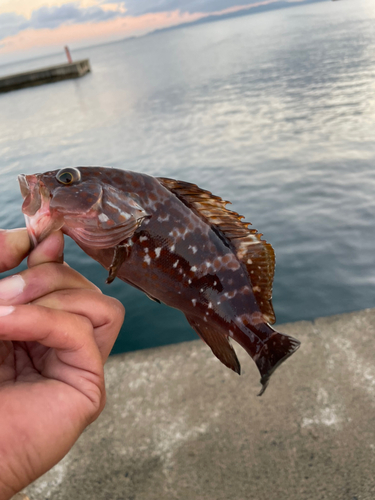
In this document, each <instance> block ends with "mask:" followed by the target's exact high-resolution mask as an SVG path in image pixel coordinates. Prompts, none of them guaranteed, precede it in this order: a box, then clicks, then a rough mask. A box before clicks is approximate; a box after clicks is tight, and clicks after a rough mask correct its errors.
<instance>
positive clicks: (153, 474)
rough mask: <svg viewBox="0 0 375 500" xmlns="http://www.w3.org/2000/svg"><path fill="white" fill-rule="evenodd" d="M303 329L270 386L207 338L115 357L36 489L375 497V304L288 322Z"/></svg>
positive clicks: (203, 496) (83, 493)
mask: <svg viewBox="0 0 375 500" xmlns="http://www.w3.org/2000/svg"><path fill="white" fill-rule="evenodd" d="M278 329H279V330H280V331H284V332H286V333H289V334H291V335H293V336H295V337H297V338H299V339H300V340H301V341H302V346H301V348H300V350H299V351H298V352H297V353H296V354H295V355H294V356H292V358H291V359H289V360H288V361H287V362H286V363H285V364H284V365H283V366H281V367H280V368H279V369H278V370H277V372H276V373H275V375H274V376H273V379H272V380H271V383H270V387H269V388H268V389H267V391H266V393H265V394H264V396H262V397H261V398H258V397H257V396H256V394H257V391H258V390H259V384H258V380H259V376H258V373H257V370H256V368H255V365H254V364H253V362H252V361H251V360H250V359H249V358H248V356H247V355H246V353H245V352H244V351H242V350H241V349H240V348H239V347H237V346H236V350H237V352H238V353H239V358H240V361H241V364H242V367H243V371H244V372H245V373H244V375H243V376H241V377H238V376H237V375H235V374H234V373H231V372H230V371H229V370H228V369H226V368H225V367H224V366H222V365H221V364H220V363H219V362H218V361H217V360H216V359H215V358H214V357H213V355H212V354H211V352H210V350H209V348H208V347H207V346H205V345H204V344H203V342H201V341H197V342H190V343H185V344H178V345H172V346H168V347H164V348H159V349H153V350H147V351H138V352H134V353H128V354H124V355H120V356H115V357H112V358H111V359H110V361H109V362H108V364H107V366H106V378H107V388H108V402H107V406H106V409H105V410H104V412H103V414H102V415H101V416H100V418H99V419H98V420H97V421H96V422H95V423H94V424H93V425H91V426H90V428H88V429H87V430H86V432H85V433H84V434H83V435H82V437H81V438H80V439H79V441H78V442H77V444H76V445H75V447H74V448H73V449H72V450H71V452H70V453H69V454H68V455H67V456H66V457H65V459H64V460H63V461H62V462H61V463H60V464H58V465H57V466H56V467H55V468H54V469H53V470H52V471H50V472H49V473H47V474H45V475H44V476H43V477H42V478H40V479H39V480H38V481H36V482H35V483H34V484H33V485H31V486H30V487H29V488H28V489H27V490H26V491H25V493H26V494H27V495H29V497H30V498H31V499H32V500H42V499H43V500H44V499H53V500H68V499H69V500H71V499H73V498H74V499H79V500H82V499H92V500H96V499H98V500H99V499H100V500H103V499H110V500H116V499H118V500H120V499H121V500H123V499H129V500H131V499H133V500H146V499H147V500H160V499H165V500H169V499H171V500H172V499H174V500H175V499H184V500H186V499H188V500H189V499H194V500H228V499H231V500H245V499H255V500H291V499H298V500H310V499H311V500H318V499H324V500H326V499H334V500H337V499H340V500H356V499H357V500H370V499H374V498H375V477H374V470H375V363H374V360H375V309H372V310H365V311H361V312H358V313H352V314H345V315H339V316H334V317H329V318H321V319H317V320H316V321H314V322H298V323H294V324H288V325H284V326H283V327H279V328H278Z"/></svg>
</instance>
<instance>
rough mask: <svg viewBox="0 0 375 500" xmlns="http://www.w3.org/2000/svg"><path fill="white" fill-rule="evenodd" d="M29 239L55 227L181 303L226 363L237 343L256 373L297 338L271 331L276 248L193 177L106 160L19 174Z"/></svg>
mask: <svg viewBox="0 0 375 500" xmlns="http://www.w3.org/2000/svg"><path fill="white" fill-rule="evenodd" d="M19 183H20V187H21V193H22V196H23V198H24V202H23V205H22V211H23V213H24V214H25V218H26V225H27V229H28V232H29V236H30V239H31V241H32V244H33V245H34V246H36V245H37V244H38V243H39V242H40V241H42V240H43V239H44V238H45V237H47V236H48V235H49V234H50V233H51V232H52V231H54V230H57V229H61V230H62V232H63V233H65V234H67V235H68V236H70V237H71V238H72V239H73V240H74V241H75V242H76V243H77V244H78V245H79V246H80V247H81V248H82V249H83V251H84V252H86V253H87V254H88V255H89V256H90V257H92V258H93V259H95V260H96V261H97V262H99V263H100V264H101V265H102V266H104V267H105V268H106V269H107V270H108V271H109V276H108V279H107V283H110V282H112V281H113V280H114V279H115V277H116V276H117V277H118V278H120V279H121V280H123V281H125V282H126V283H129V284H130V285H133V286H134V287H136V288H138V289H140V290H142V291H143V292H144V293H145V294H146V295H147V296H148V297H149V298H151V299H153V300H156V301H157V302H163V303H164V304H167V305H168V306H171V307H174V308H177V309H179V310H180V311H182V312H183V313H184V314H185V316H186V318H187V320H188V322H189V324H190V325H191V326H192V328H193V329H194V330H195V331H196V332H197V333H198V335H199V336H200V337H201V338H202V339H203V340H204V341H205V342H206V343H207V344H208V345H209V347H210V348H211V350H212V352H213V353H214V355H215V356H216V357H217V358H218V359H219V360H220V361H221V362H222V363H224V365H226V366H227V367H229V368H231V369H232V370H234V371H235V372H236V373H238V374H239V373H240V363H239V361H238V359H237V356H236V353H235V351H234V349H233V347H232V346H231V339H233V340H235V341H236V342H238V343H239V344H240V345H241V346H242V347H243V348H244V349H245V350H246V351H247V353H248V354H249V355H250V356H251V358H252V359H253V360H254V361H255V363H256V365H257V367H258V370H259V372H260V374H261V383H262V389H261V391H260V394H262V393H263V392H264V390H265V388H266V386H267V384H268V381H269V378H270V375H271V374H272V373H273V372H274V370H275V369H276V368H277V367H278V366H279V365H280V364H281V363H282V362H283V361H284V360H285V359H287V358H288V357H289V356H290V355H291V354H293V352H294V351H296V350H297V349H298V347H299V345H300V343H299V341H298V340H296V339H294V338H293V337H290V336H288V335H284V334H281V333H278V332H277V331H275V330H274V329H273V328H272V327H271V326H270V325H271V324H273V323H274V322H275V313H274V310H273V307H272V302H271V297H272V283H273V276H274V269H275V254H274V251H273V248H272V246H271V245H270V244H269V243H267V242H266V241H265V240H263V239H262V238H261V237H262V234H261V233H258V231H257V230H256V229H253V228H249V225H250V223H245V222H243V221H242V220H241V219H243V217H242V216H239V215H238V214H237V213H236V212H233V211H231V210H228V209H227V208H226V204H227V203H229V202H226V201H223V200H222V199H221V198H219V197H218V196H215V195H213V194H212V193H210V192H209V191H206V190H203V189H200V188H199V187H198V186H196V185H195V184H190V183H188V182H183V181H177V180H173V179H168V178H164V177H152V176H150V175H146V174H141V173H137V172H131V171H125V170H119V169H115V168H109V167H77V168H75V167H74V168H73V167H68V168H63V169H61V170H58V171H57V170H55V171H50V172H45V173H43V174H35V175H20V176H19Z"/></svg>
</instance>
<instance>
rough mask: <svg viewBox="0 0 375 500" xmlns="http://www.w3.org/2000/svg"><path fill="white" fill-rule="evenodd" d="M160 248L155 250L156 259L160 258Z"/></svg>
mask: <svg viewBox="0 0 375 500" xmlns="http://www.w3.org/2000/svg"><path fill="white" fill-rule="evenodd" d="M160 252H161V247H158V248H155V255H156V258H158V257H160Z"/></svg>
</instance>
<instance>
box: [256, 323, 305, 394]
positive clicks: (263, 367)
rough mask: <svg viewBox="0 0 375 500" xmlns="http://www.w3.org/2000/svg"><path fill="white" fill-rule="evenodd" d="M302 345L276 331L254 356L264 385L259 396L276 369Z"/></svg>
mask: <svg viewBox="0 0 375 500" xmlns="http://www.w3.org/2000/svg"><path fill="white" fill-rule="evenodd" d="M300 345H301V343H300V341H299V340H297V339H295V338H293V337H291V336H289V335H285V334H283V333H279V332H276V331H275V330H274V331H273V333H272V335H271V336H270V337H269V339H268V340H267V341H266V342H265V343H264V345H263V347H262V348H261V350H260V352H259V353H257V354H256V355H255V356H254V361H255V363H256V365H257V367H258V370H259V373H260V375H261V379H260V382H261V384H262V389H261V390H260V392H259V394H258V396H261V395H262V394H263V393H264V391H265V390H266V389H267V386H268V383H269V380H270V377H271V375H272V374H273V372H274V371H275V370H276V368H278V367H279V366H280V365H281V363H283V362H284V361H285V360H286V359H288V358H289V356H291V355H292V354H293V353H294V352H295V351H296V350H297V349H298V348H299V346H300Z"/></svg>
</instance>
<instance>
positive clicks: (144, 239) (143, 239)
mask: <svg viewBox="0 0 375 500" xmlns="http://www.w3.org/2000/svg"><path fill="white" fill-rule="evenodd" d="M146 240H148V238H147V236H141V237H140V238H139V241H146Z"/></svg>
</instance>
